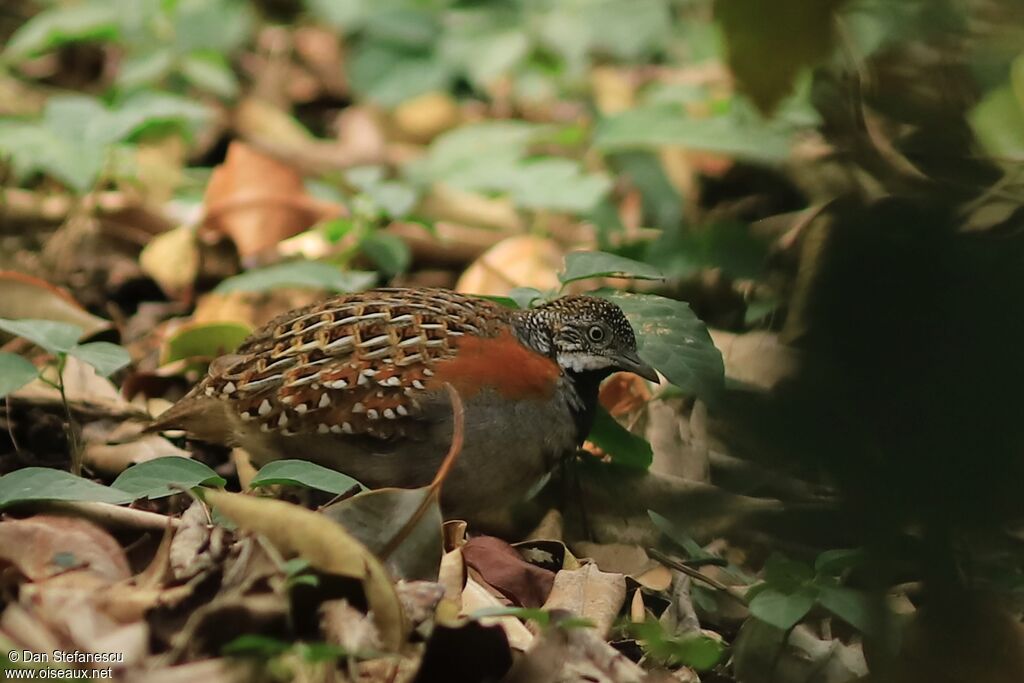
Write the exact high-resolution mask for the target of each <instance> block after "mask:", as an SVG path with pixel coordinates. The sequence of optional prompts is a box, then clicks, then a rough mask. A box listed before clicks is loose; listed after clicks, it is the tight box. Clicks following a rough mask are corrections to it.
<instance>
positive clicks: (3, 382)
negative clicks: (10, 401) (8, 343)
mask: <svg viewBox="0 0 1024 683" xmlns="http://www.w3.org/2000/svg"><path fill="white" fill-rule="evenodd" d="M38 374H39V371H38V370H36V366H34V365H32V364H31V363H29V362H28V361H27V360H25V359H24V358H22V357H21V356H18V355H15V354H13V353H4V352H3V351H0V398H3V397H4V396H6V395H7V394H9V393H11V392H12V391H17V390H18V389H20V388H22V387H23V386H25V385H26V384H28V383H29V382H31V381H32V380H34V379H35V378H36V376H37V375H38Z"/></svg>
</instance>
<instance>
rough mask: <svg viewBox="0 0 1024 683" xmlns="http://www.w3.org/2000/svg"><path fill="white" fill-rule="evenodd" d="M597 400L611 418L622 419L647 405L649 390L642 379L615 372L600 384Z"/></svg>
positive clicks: (630, 373)
mask: <svg viewBox="0 0 1024 683" xmlns="http://www.w3.org/2000/svg"><path fill="white" fill-rule="evenodd" d="M598 399H599V400H600V401H601V405H602V406H604V408H605V410H607V411H608V412H609V413H611V415H612V417H622V416H624V415H628V414H630V413H632V412H633V411H636V410H640V409H641V408H643V407H644V406H645V405H647V403H648V402H649V401H650V400H651V389H650V387H649V386H648V384H647V381H646V380H645V379H644V378H643V377H640V376H638V375H634V374H633V373H632V372H616V373H615V374H613V375H612V376H611V377H609V378H608V379H607V380H605V381H604V382H603V383H602V384H601V392H600V394H599V396H598Z"/></svg>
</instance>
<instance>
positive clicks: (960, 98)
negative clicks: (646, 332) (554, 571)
mask: <svg viewBox="0 0 1024 683" xmlns="http://www.w3.org/2000/svg"><path fill="white" fill-rule="evenodd" d="M0 37H2V38H3V42H4V47H3V51H2V53H0V154H2V158H3V162H2V164H0V169H2V171H3V198H2V201H0V269H4V270H11V271H19V272H22V273H29V274H32V275H35V276H38V277H41V278H43V279H45V280H47V281H49V282H53V283H57V284H61V285H63V286H66V287H68V288H69V289H70V291H71V292H72V293H73V294H74V296H75V298H76V299H77V300H78V301H79V302H81V303H82V304H84V305H85V306H86V307H87V308H89V309H90V310H92V311H94V312H100V313H103V314H104V315H110V316H113V317H114V318H115V319H118V320H123V321H125V324H124V325H123V326H122V330H121V332H122V343H124V344H125V345H126V346H128V347H129V348H130V349H131V350H132V352H133V356H134V357H135V358H136V359H141V360H140V361H139V366H140V367H141V368H142V369H143V370H146V371H148V372H151V374H152V377H155V376H156V373H155V370H156V368H157V367H158V366H159V365H161V363H166V362H168V361H169V360H173V359H174V358H177V357H185V356H188V355H189V354H188V353H185V352H181V353H180V354H178V356H175V354H174V353H171V354H170V355H168V351H167V343H166V342H162V341H159V340H157V341H154V339H153V337H152V335H151V332H152V330H153V326H154V325H155V324H156V322H157V321H161V320H165V319H166V318H168V317H169V316H172V315H176V316H191V321H190V324H191V323H194V322H200V323H202V322H211V321H217V322H223V321H225V320H227V321H232V320H233V321H237V322H238V323H239V324H244V325H254V324H260V323H261V322H264V321H265V320H266V319H268V318H269V317H272V315H271V314H272V313H274V312H278V311H279V310H283V309H282V306H283V303H282V301H280V300H278V299H274V297H283V298H284V299H285V300H286V302H287V303H288V304H290V305H296V304H299V303H303V302H304V301H306V300H308V297H309V296H311V295H310V293H309V289H305V290H302V291H300V292H298V293H295V292H291V291H290V290H289V291H285V292H283V293H282V292H280V291H278V290H279V289H280V288H281V287H282V286H284V285H304V286H305V287H307V288H309V287H312V288H313V289H314V290H315V291H316V292H319V294H318V295H322V293H323V291H345V290H351V289H359V288H362V287H366V286H369V285H370V284H373V283H375V282H390V283H397V284H403V285H411V286H417V285H439V286H449V287H459V288H460V289H463V290H465V291H472V292H475V293H480V294H489V295H507V294H509V292H510V291H512V292H513V293H515V292H518V293H520V294H522V293H523V292H524V291H525V292H526V293H527V294H526V298H527V299H529V298H530V296H532V295H531V294H530V292H534V291H536V292H540V293H547V292H550V291H552V290H557V289H558V288H559V284H560V283H559V281H558V278H557V275H556V273H557V272H558V270H559V267H560V264H561V259H562V257H563V256H564V254H565V253H566V252H567V251H573V250H579V249H588V250H601V251H604V252H609V253H613V254H617V255H619V256H623V257H627V258H630V259H634V260H636V261H641V262H644V263H647V264H649V265H651V266H654V267H656V268H657V269H659V270H660V271H661V272H662V273H663V274H664V275H665V276H666V279H665V280H663V281H658V282H653V283H645V282H634V283H633V285H634V286H635V288H638V289H640V290H642V291H647V292H654V293H658V294H661V295H665V296H669V297H672V298H675V299H682V300H685V301H687V302H689V304H690V306H691V307H692V308H693V310H694V311H695V312H696V313H697V315H698V316H699V317H700V318H701V319H702V320H704V321H705V322H706V323H707V325H708V326H709V327H710V328H712V334H713V338H714V340H715V342H716V345H717V346H718V347H719V349H721V350H722V354H723V356H724V359H725V374H726V378H727V384H726V390H725V392H724V394H723V395H722V396H720V397H718V399H717V400H715V401H714V402H713V403H712V404H711V405H710V412H709V415H710V417H709V423H710V425H711V429H712V431H713V433H714V436H713V445H712V451H716V452H717V453H718V454H719V456H720V457H718V459H717V460H715V459H714V458H712V461H711V464H710V468H711V471H712V480H713V481H715V482H716V483H719V484H722V483H726V484H728V485H730V486H731V487H732V488H734V489H735V490H738V491H741V492H743V493H746V494H751V495H772V496H780V497H785V496H784V495H783V493H781V492H780V490H779V489H778V488H777V487H775V488H773V486H774V484H773V482H775V483H778V481H780V480H779V479H776V478H773V477H779V476H781V477H791V478H793V480H799V481H807V482H813V483H814V484H815V485H816V486H817V485H823V486H827V487H830V488H829V490H830V492H831V493H834V494H836V495H837V498H836V499H837V500H839V501H840V503H839V504H838V505H828V506H821V505H820V500H818V499H817V498H816V497H815V496H802V497H801V496H797V497H798V498H802V500H797V501H794V504H793V505H792V507H791V512H794V513H795V514H794V515H787V516H785V518H784V519H783V518H780V519H778V520H775V521H776V522H777V525H775V526H774V527H772V528H770V529H769V530H768V531H764V530H761V531H759V532H758V533H769V534H772V536H771V538H772V539H773V540H772V543H781V544H783V545H782V546H779V547H784V548H785V549H786V551H787V552H789V553H791V554H793V555H795V556H800V557H803V558H804V559H807V558H813V557H814V556H815V554H816V553H817V552H818V551H820V550H824V549H829V548H832V549H834V548H843V547H854V546H861V547H864V548H866V549H867V551H868V552H867V553H866V555H865V557H866V558H867V559H865V560H864V562H863V563H862V564H861V565H859V566H858V568H857V570H856V572H855V576H854V580H853V582H854V584H856V585H858V586H859V587H861V588H865V589H873V590H874V591H875V594H876V595H883V594H885V593H886V592H887V591H890V590H891V589H892V587H893V586H898V585H904V586H905V585H907V584H913V586H914V589H913V590H912V591H911V592H910V593H909V594H910V595H911V597H912V600H911V602H913V604H914V607H915V608H919V609H917V611H916V617H915V619H916V620H915V621H914V626H913V627H912V628H911V629H910V630H908V631H906V632H904V633H906V634H908V635H906V637H905V638H899V637H895V636H892V635H891V634H889V635H887V636H885V637H880V638H879V639H878V643H876V645H875V650H874V657H875V661H876V662H880V664H879V668H878V669H877V671H883V672H887V673H884V674H879V675H884V676H886V677H885V678H878V680H893V681H904V680H920V681H940V680H942V681H947V680H948V681H954V680H955V681H960V680H964V681H968V680H969V681H988V680H991V681H1004V680H1005V681H1019V680H1021V678H1020V677H1019V676H1021V675H1024V674H1021V673H1020V672H1021V671H1022V667H1024V664H1021V661H1022V659H1021V657H1022V656H1024V655H1021V652H1020V648H1019V638H1018V636H1019V632H1020V623H1019V620H1020V614H1021V610H1022V601H1021V597H1022V591H1024V564H1022V556H1024V555H1022V547H1021V546H1022V544H1024V526H1022V525H1021V521H1022V519H1024V452H1022V447H1024V408H1022V406H1024V402H1022V401H1021V399H1020V388H1021V387H1022V386H1024V319H1022V317H1021V315H1020V312H1019V309H1020V302H1021V301H1022V300H1024V278H1022V273H1024V210H1022V207H1024V52H1021V50H1022V46H1024V4H1021V3H1020V2H1018V1H1015V0H845V1H844V0H777V1H776V2H771V3H765V2H759V1H758V0H717V1H716V2H712V1H711V0H498V1H494V2H471V1H468V0H466V1H456V0H376V1H371V0H305V1H302V0H262V1H257V0H252V1H251V2H250V1H245V0H81V1H78V2H72V1H70V0H69V1H54V2H44V1H43V0H8V2H5V3H4V4H3V7H2V8H0ZM215 167H217V170H214V168H215ZM325 264H327V265H328V266H329V267H326V268H325V267H324V266H325ZM590 284H593V285H602V284H607V283H606V282H595V281H591V282H590ZM3 286H4V285H3V284H2V283H0V287H3ZM214 287H217V289H216V290H214ZM517 288H527V289H525V290H523V289H517ZM232 292H241V293H243V294H245V296H244V297H242V298H237V297H235V298H231V296H230V295H231V294H232ZM304 297H307V298H304ZM314 298H315V296H314ZM268 302H271V303H268ZM197 304H198V306H197ZM161 324H163V323H161ZM245 329H248V328H245ZM245 329H243V330H242V332H241V333H240V332H239V331H238V330H237V329H235V330H234V331H231V330H228V331H226V332H225V331H221V332H217V334H229V335H230V334H234V335H236V336H237V335H238V334H242V333H244V331H245ZM173 334H174V332H173V328H172V331H169V332H168V335H170V336H172V337H173ZM217 339H220V338H219V337H217ZM161 345H163V346H162V347H161ZM152 377H150V379H149V380H147V381H149V382H150V385H151V384H152V382H153V381H155V380H154V379H152ZM161 381H164V380H163V379H162V380H161ZM140 390H141V389H140ZM701 398H707V397H701ZM682 400H683V402H684V403H685V406H686V411H687V414H690V413H689V411H690V410H691V409H692V407H693V406H694V405H695V403H694V398H693V397H692V396H687V397H684V398H683V399H682ZM736 460H742V461H743V463H744V466H743V467H739V466H737V465H736V462H735V461H736ZM751 468H759V469H751ZM758 473H760V474H758ZM768 473H771V475H769V474H768ZM783 488H785V487H783ZM787 490H788V491H789V493H792V489H791V488H790V489H787ZM797 573H799V572H797ZM783 583H785V582H783ZM780 585H781V584H780ZM779 591H780V594H783V595H789V594H791V593H795V589H793V590H789V589H784V588H783V587H780V588H779ZM787 591H788V592H787ZM901 595H903V594H901ZM880 602H881V601H879V604H880ZM791 606H792V603H791ZM807 609H808V610H809V609H810V606H808V608H807ZM912 611H913V610H912ZM805 613H806V610H805ZM798 618H799V617H798ZM883 621H884V620H883ZM894 628H895V627H894ZM996 632H998V633H996ZM1014 634H1016V635H1014ZM1015 638H1016V639H1017V640H1015ZM901 640H902V641H904V642H903V644H902V645H901ZM867 641H868V642H869V646H870V638H867ZM996 643H998V644H999V645H998V647H996ZM1007 643H1009V645H1008V644H1007ZM1014 643H1016V644H1014ZM901 648H904V649H903V650H902V651H901ZM915 648H916V649H915ZM900 652H902V654H897V653H900ZM972 653H973V654H972ZM979 653H980V654H979ZM870 654H871V653H870V652H869V655H870ZM869 658H870V657H869ZM886 664H888V665H889V666H888V667H886ZM751 670H757V666H755V665H751ZM872 670H873V671H875V669H874V668H873V669H872ZM748 676H749V677H748V678H746V679H744V678H742V677H741V679H740V680H752V681H754V680H763V679H759V678H757V676H756V674H753V673H750V674H749V675H748ZM793 680H797V679H795V678H794V679H793ZM799 680H812V679H799ZM813 680H818V679H813ZM821 680H824V679H821ZM831 680H848V679H841V678H837V679H831ZM865 680H866V679H865ZM872 680H874V679H872Z"/></svg>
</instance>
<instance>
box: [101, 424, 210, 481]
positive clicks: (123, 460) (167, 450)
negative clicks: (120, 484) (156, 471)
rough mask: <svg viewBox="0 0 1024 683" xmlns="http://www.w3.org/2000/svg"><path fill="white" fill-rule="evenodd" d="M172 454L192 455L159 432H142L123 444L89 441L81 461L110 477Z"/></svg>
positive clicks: (185, 456) (189, 456)
mask: <svg viewBox="0 0 1024 683" xmlns="http://www.w3.org/2000/svg"><path fill="white" fill-rule="evenodd" d="M169 456H177V457H181V458H191V457H192V454H191V453H189V452H188V451H186V450H183V449H181V448H178V447H177V446H175V445H174V444H172V443H171V442H170V441H168V440H167V439H165V438H163V437H162V436H158V435H156V434H143V435H141V436H139V437H138V438H136V439H133V440H131V441H126V442H123V443H113V444H106V443H94V442H92V443H90V442H88V441H87V442H86V445H85V448H84V449H82V462H83V463H85V464H86V465H88V466H89V467H90V468H91V469H92V470H93V471H94V472H96V473H97V474H101V475H103V476H105V477H108V478H109V477H116V476H117V475H118V474H120V473H121V472H123V471H124V470H125V469H127V468H128V467H129V466H131V465H137V464H138V463H140V462H146V461H147V460H155V459H156V458H165V457H169Z"/></svg>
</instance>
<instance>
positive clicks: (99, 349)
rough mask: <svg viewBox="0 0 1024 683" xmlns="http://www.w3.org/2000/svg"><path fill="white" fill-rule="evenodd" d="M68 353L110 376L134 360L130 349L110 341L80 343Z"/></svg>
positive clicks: (102, 374) (105, 375)
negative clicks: (127, 349) (129, 351)
mask: <svg viewBox="0 0 1024 683" xmlns="http://www.w3.org/2000/svg"><path fill="white" fill-rule="evenodd" d="M68 353H69V354H70V355H72V356H74V357H75V358H77V359H79V360H84V361H85V362H86V363H88V364H89V365H91V366H93V367H94V368H96V372H98V373H99V374H100V375H101V376H103V377H109V376H110V375H112V374H114V373H115V372H117V371H118V370H120V369H121V368H123V367H124V366H126V365H128V364H129V363H131V362H132V357H131V356H130V355H129V354H128V351H126V350H125V349H124V348H122V347H120V346H118V345H117V344H111V343H110V342H91V343H89V344H79V345H77V346H75V347H74V348H72V349H71V350H70V351H69V352H68Z"/></svg>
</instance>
